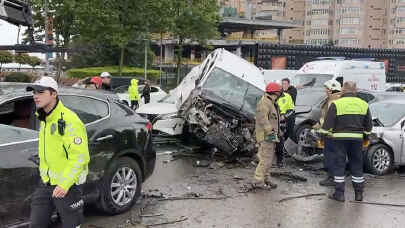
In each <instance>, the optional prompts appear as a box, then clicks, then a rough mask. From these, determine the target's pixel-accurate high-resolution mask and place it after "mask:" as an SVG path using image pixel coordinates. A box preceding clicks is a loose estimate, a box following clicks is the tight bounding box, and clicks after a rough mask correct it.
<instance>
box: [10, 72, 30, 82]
mask: <svg viewBox="0 0 405 228" xmlns="http://www.w3.org/2000/svg"><path fill="white" fill-rule="evenodd" d="M4 81H5V82H31V77H30V75H29V74H26V73H22V72H13V73H10V74H7V75H6V77H5V78H4Z"/></svg>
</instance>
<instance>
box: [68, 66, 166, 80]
mask: <svg viewBox="0 0 405 228" xmlns="http://www.w3.org/2000/svg"><path fill="white" fill-rule="evenodd" d="M104 71H107V72H109V73H110V74H111V75H113V76H117V75H118V74H119V67H118V66H106V67H88V68H74V69H70V70H68V71H67V76H68V77H70V78H73V77H75V78H85V77H92V76H97V75H100V74H101V73H102V72H104ZM143 75H144V69H143V68H136V67H123V69H122V76H137V77H143ZM147 76H148V79H150V80H158V79H159V71H158V70H148V71H147Z"/></svg>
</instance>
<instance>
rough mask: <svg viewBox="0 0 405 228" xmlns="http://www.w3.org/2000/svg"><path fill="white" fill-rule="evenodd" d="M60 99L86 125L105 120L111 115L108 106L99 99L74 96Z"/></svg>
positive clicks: (65, 96) (64, 96)
mask: <svg viewBox="0 0 405 228" xmlns="http://www.w3.org/2000/svg"><path fill="white" fill-rule="evenodd" d="M59 98H60V99H61V101H62V103H63V104H64V105H65V106H66V107H68V108H69V109H70V110H72V111H73V112H75V113H76V114H77V115H78V116H79V118H80V119H81V120H82V121H83V123H85V124H88V123H91V122H94V121H96V120H99V119H101V118H104V117H106V116H107V115H108V113H109V110H108V104H107V103H106V102H103V101H100V100H97V99H93V98H90V97H81V96H74V95H61V96H59Z"/></svg>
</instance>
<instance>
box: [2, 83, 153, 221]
mask: <svg viewBox="0 0 405 228" xmlns="http://www.w3.org/2000/svg"><path fill="white" fill-rule="evenodd" d="M26 86H27V84H21V83H0V132H1V135H0V227H18V226H19V225H24V224H28V223H29V221H28V218H29V211H30V209H29V205H30V197H31V194H32V193H33V191H34V189H35V187H36V185H37V184H38V183H39V181H40V176H39V171H38V131H37V130H38V126H39V123H38V120H36V118H35V115H34V109H35V104H34V102H33V97H32V93H28V92H26V91H25V88H26ZM59 99H60V100H61V101H62V102H63V104H64V105H65V106H66V107H68V108H70V109H71V110H73V111H74V112H75V113H76V114H77V115H78V116H79V118H80V119H81V120H82V121H83V123H84V124H85V125H86V128H87V134H88V139H89V151H90V157H91V161H90V164H89V175H88V178H87V182H86V183H85V184H84V185H82V190H83V193H84V199H85V202H86V203H96V204H97V206H98V207H99V208H100V209H102V210H103V211H105V212H107V213H109V214H117V213H121V212H124V211H127V210H129V209H130V208H131V207H132V206H133V205H134V203H135V202H136V200H137V199H138V197H139V196H140V193H141V186H142V183H143V182H144V181H145V180H146V179H147V178H148V177H149V176H150V175H151V174H152V173H153V170H154V167H155V161H156V152H155V151H154V149H153V148H152V139H151V128H152V125H151V124H150V122H148V121H147V120H145V119H143V118H141V117H140V116H138V115H137V114H136V113H134V112H133V111H132V110H131V109H129V108H128V107H127V106H126V105H124V104H122V103H121V102H120V101H119V100H118V97H117V96H116V95H115V94H112V93H109V92H100V91H95V90H84V89H75V88H60V91H59ZM122 187H124V188H122Z"/></svg>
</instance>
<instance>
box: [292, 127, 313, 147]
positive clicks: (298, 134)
mask: <svg viewBox="0 0 405 228" xmlns="http://www.w3.org/2000/svg"><path fill="white" fill-rule="evenodd" d="M311 129H312V126H311V125H309V124H303V125H301V126H298V128H297V130H296V131H295V135H294V137H293V139H294V140H293V141H294V142H295V143H297V144H300V141H302V140H303V138H304V137H305V134H306V133H305V131H310V130H311Z"/></svg>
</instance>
